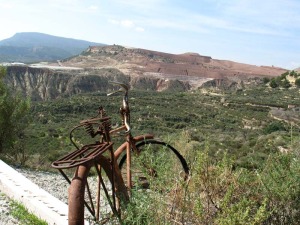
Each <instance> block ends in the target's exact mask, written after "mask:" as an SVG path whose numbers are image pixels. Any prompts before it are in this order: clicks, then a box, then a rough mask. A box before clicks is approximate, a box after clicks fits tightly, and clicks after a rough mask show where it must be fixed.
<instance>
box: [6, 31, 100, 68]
mask: <svg viewBox="0 0 300 225" xmlns="http://www.w3.org/2000/svg"><path fill="white" fill-rule="evenodd" d="M89 46H104V44H101V43H95V42H89V41H84V40H77V39H72V38H64V37H57V36H53V35H48V34H43V33H36V32H24V33H16V34H15V35H14V36H12V37H11V38H8V39H4V40H2V41H0V62H24V63H29V62H39V61H53V60H61V59H65V58H68V57H71V56H74V55H78V54H80V53H81V52H82V51H83V50H85V49H86V48H88V47H89Z"/></svg>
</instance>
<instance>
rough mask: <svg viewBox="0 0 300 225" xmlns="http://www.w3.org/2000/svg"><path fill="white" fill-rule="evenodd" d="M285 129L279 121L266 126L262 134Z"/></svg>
mask: <svg viewBox="0 0 300 225" xmlns="http://www.w3.org/2000/svg"><path fill="white" fill-rule="evenodd" d="M285 130H286V129H285V127H284V124H283V123H282V122H280V121H274V122H272V123H270V124H268V125H267V126H266V127H265V128H264V130H263V131H264V133H265V134H271V133H273V132H275V131H285Z"/></svg>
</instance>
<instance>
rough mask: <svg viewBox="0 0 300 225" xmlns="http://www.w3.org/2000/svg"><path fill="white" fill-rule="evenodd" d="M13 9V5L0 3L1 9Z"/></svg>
mask: <svg viewBox="0 0 300 225" xmlns="http://www.w3.org/2000/svg"><path fill="white" fill-rule="evenodd" d="M13 7H14V6H13V4H11V3H0V9H12V8H13Z"/></svg>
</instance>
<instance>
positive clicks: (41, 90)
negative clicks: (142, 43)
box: [5, 66, 190, 101]
mask: <svg viewBox="0 0 300 225" xmlns="http://www.w3.org/2000/svg"><path fill="white" fill-rule="evenodd" d="M109 81H118V82H124V83H127V84H129V85H130V87H131V88H132V89H138V90H153V91H186V90H189V89H190V85H189V83H188V82H182V81H178V80H168V79H160V78H157V77H140V76H134V77H130V76H128V75H125V74H124V73H122V72H121V71H119V70H117V69H112V68H102V69H94V70H93V69H77V70H76V69H74V70H51V69H47V68H33V67H28V66H9V67H7V76H6V77H5V82H6V83H7V84H8V85H9V86H10V87H11V88H12V89H13V90H16V91H20V92H21V93H22V94H23V95H24V96H29V97H30V98H31V99H32V100H33V101H40V100H49V99H55V98H59V97H64V96H70V95H73V94H78V93H87V92H108V91H109V90H110V89H111V88H112V86H111V85H110V84H109Z"/></svg>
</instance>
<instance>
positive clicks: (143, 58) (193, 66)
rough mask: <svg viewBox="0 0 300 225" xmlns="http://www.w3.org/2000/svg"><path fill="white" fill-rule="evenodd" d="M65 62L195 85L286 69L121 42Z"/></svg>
mask: <svg viewBox="0 0 300 225" xmlns="http://www.w3.org/2000/svg"><path fill="white" fill-rule="evenodd" d="M62 64H63V65H64V66H71V67H80V68H93V69H101V68H108V67H109V68H115V69H118V70H120V71H121V72H123V73H124V74H127V75H130V76H134V77H136V76H142V77H144V78H146V77H159V78H161V79H176V80H180V81H187V82H189V83H190V85H191V86H192V87H195V88H197V87H200V86H201V85H202V84H203V83H205V82H207V81H209V80H212V79H218V80H224V79H230V80H233V81H235V82H240V81H241V80H248V79H250V78H255V77H266V76H267V77H274V76H278V75H280V74H282V73H284V72H286V71H287V70H285V69H282V68H277V67H268V66H255V65H249V64H244V63H237V62H233V61H228V60H218V59H213V58H211V57H210V56H202V55H199V54H198V53H184V54H177V55H176V54H169V53H163V52H157V51H151V50H146V49H138V48H127V47H123V46H118V45H112V46H102V47H99V46H93V47H89V48H88V49H87V50H86V51H84V52H83V53H82V54H80V55H78V56H76V57H73V58H70V59H68V60H64V61H62ZM52 65H55V64H52Z"/></svg>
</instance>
